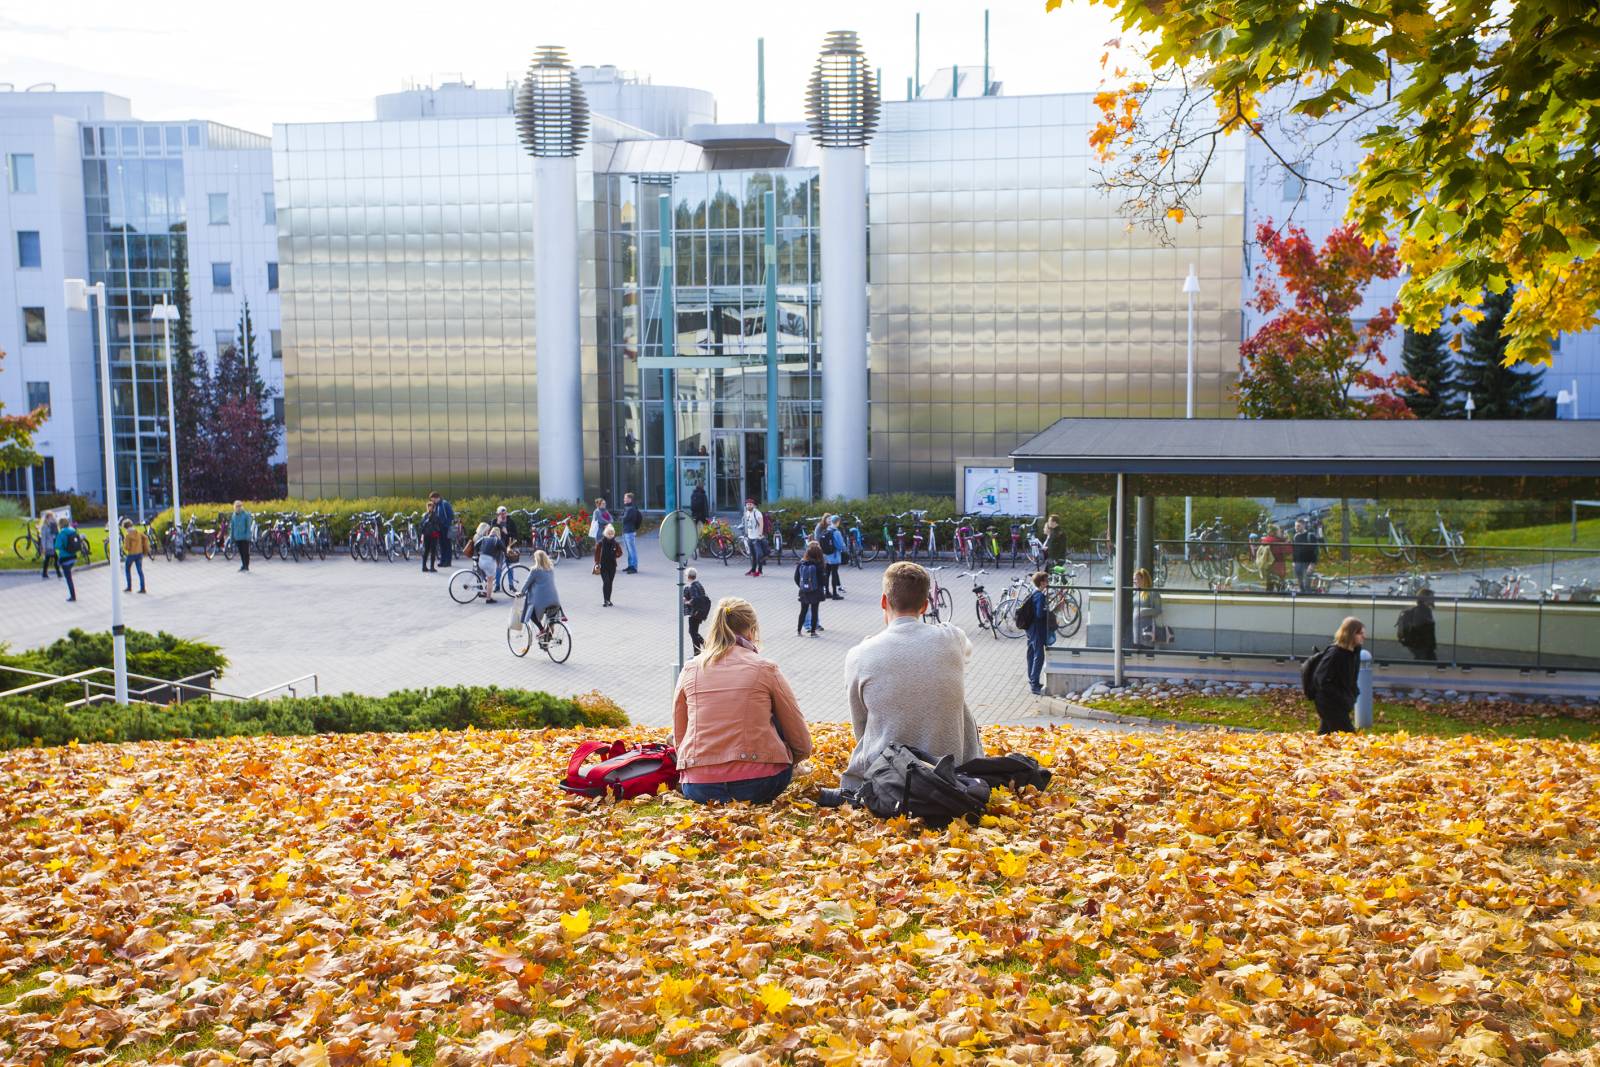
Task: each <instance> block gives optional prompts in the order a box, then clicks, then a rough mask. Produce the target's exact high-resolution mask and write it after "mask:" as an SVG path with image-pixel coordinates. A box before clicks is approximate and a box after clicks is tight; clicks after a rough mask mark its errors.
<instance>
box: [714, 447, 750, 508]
mask: <svg viewBox="0 0 1600 1067" xmlns="http://www.w3.org/2000/svg"><path fill="white" fill-rule="evenodd" d="M711 458H712V461H713V462H714V464H715V470H714V471H713V473H712V484H713V485H714V486H715V488H714V490H713V491H712V493H711V506H712V507H714V508H716V509H717V510H719V511H737V510H739V509H740V508H743V507H744V498H745V492H744V470H745V466H744V434H743V432H741V431H738V430H713V431H712V434H711Z"/></svg>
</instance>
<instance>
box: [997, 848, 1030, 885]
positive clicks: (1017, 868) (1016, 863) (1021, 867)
mask: <svg viewBox="0 0 1600 1067" xmlns="http://www.w3.org/2000/svg"><path fill="white" fill-rule="evenodd" d="M994 865H995V869H996V870H998V871H999V872H1000V873H1001V874H1003V875H1005V876H1006V877H1007V878H1010V879H1013V880H1015V879H1017V878H1021V877H1022V876H1023V875H1024V874H1026V873H1027V871H1028V857H1027V856H1018V855H1015V854H1014V853H1012V852H1010V851H1008V850H1006V849H999V850H998V851H997V852H996V854H995V857H994Z"/></svg>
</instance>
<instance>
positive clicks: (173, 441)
mask: <svg viewBox="0 0 1600 1067" xmlns="http://www.w3.org/2000/svg"><path fill="white" fill-rule="evenodd" d="M150 318H151V319H153V320H154V321H156V322H159V323H161V351H162V353H163V355H164V358H165V359H166V363H167V452H168V453H169V457H170V459H171V460H172V528H173V529H174V530H176V531H177V533H176V534H175V535H174V536H175V538H176V539H177V542H178V544H180V545H182V544H183V509H182V505H181V504H180V503H179V500H178V409H177V408H176V407H174V406H173V402H172V324H173V323H174V322H177V321H178V307H177V305H176V304H169V303H167V298H166V297H165V296H162V298H161V303H159V304H157V305H156V306H155V307H153V308H151V309H150ZM180 551H182V550H181V549H180Z"/></svg>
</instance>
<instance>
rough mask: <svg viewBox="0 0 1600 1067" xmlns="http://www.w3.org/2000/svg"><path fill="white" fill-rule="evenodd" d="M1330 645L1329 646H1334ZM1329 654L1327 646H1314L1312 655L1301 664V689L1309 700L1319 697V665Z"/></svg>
mask: <svg viewBox="0 0 1600 1067" xmlns="http://www.w3.org/2000/svg"><path fill="white" fill-rule="evenodd" d="M1332 647H1333V646H1332V645H1329V646H1328V648H1332ZM1327 655H1328V649H1327V648H1314V649H1312V650H1311V655H1309V656H1307V657H1306V661H1305V662H1304V663H1302V664H1301V665H1300V689H1301V690H1302V691H1303V692H1304V693H1305V695H1306V699H1307V700H1315V699H1317V678H1316V675H1317V665H1318V664H1320V663H1321V662H1322V661H1323V659H1324V658H1325V657H1326V656H1327Z"/></svg>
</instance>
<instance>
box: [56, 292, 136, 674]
mask: <svg viewBox="0 0 1600 1067" xmlns="http://www.w3.org/2000/svg"><path fill="white" fill-rule="evenodd" d="M62 288H63V293H64V295H65V297H66V304H67V310H68V311H88V310H89V294H90V293H91V292H92V293H94V297H95V300H96V301H97V302H98V304H99V313H100V320H99V324H100V436H101V438H102V439H103V440H104V442H105V464H106V530H107V532H108V533H109V534H110V536H109V537H107V538H106V562H107V563H109V564H110V565H111V668H112V679H113V681H114V683H115V684H114V689H115V693H116V698H117V703H118V704H124V705H125V704H127V703H128V643H127V639H126V637H124V635H123V632H122V579H121V578H120V577H119V576H118V574H117V572H118V571H119V570H121V564H122V533H121V531H122V520H121V516H120V515H119V514H118V513H117V458H116V445H115V442H114V441H113V439H112V436H111V349H110V342H109V341H108V339H107V335H106V283H105V282H95V283H94V284H93V285H90V284H89V283H87V282H85V281H84V280H83V279H82V278H68V279H66V281H65V283H64V284H63V287H62Z"/></svg>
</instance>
